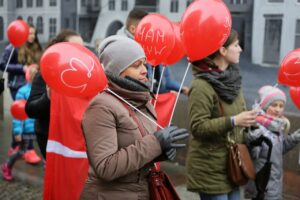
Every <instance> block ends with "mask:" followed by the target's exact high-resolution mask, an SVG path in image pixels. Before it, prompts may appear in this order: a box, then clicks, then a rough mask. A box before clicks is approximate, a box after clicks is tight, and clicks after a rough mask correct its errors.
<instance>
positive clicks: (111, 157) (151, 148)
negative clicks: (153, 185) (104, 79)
mask: <svg viewBox="0 0 300 200" xmlns="http://www.w3.org/2000/svg"><path fill="white" fill-rule="evenodd" d="M109 87H110V89H112V90H113V91H114V92H116V93H117V94H119V95H120V96H122V97H124V98H125V99H126V100H128V101H129V102H130V103H132V104H133V105H134V106H137V107H138V108H139V109H140V110H141V111H142V112H143V113H145V114H147V115H148V116H149V117H151V118H152V119H155V120H156V115H155V111H154V109H153V107H152V105H151V104H150V102H149V100H150V99H151V96H150V93H149V92H137V91H132V90H126V89H123V88H121V87H119V86H118V85H117V84H114V83H110V85H109ZM135 114H136V116H137V118H138V120H139V122H140V124H141V125H142V126H143V128H144V130H145V132H146V133H147V135H146V136H144V137H142V135H141V133H140V131H139V129H138V125H137V123H136V122H135V121H134V119H133V118H132V117H131V116H130V113H129V111H128V110H127V109H126V108H125V107H124V105H122V103H121V102H120V101H119V100H118V99H117V98H116V97H114V96H112V95H111V94H109V93H107V92H102V93H101V94H98V95H97V96H96V97H95V98H94V99H93V100H92V102H91V103H90V105H89V106H88V108H87V110H86V112H85V115H84V118H83V122H82V128H83V132H84V137H85V139H86V144H87V154H88V159H89V165H90V166H89V173H88V178H87V181H86V184H85V186H84V189H83V191H82V193H81V199H90V200H96V199H98V200H100V199H101V200H102V199H113V200H117V199H130V200H135V199H149V198H150V197H149V189H148V182H147V176H148V174H149V168H150V167H151V166H153V160H154V159H155V158H157V157H158V156H160V155H161V153H162V151H161V147H160V144H159V141H158V140H157V139H156V138H155V136H154V135H153V134H152V133H153V132H155V131H156V125H155V124H153V123H152V122H150V121H149V120H148V119H146V118H145V117H144V116H142V115H141V114H140V113H138V112H135Z"/></svg>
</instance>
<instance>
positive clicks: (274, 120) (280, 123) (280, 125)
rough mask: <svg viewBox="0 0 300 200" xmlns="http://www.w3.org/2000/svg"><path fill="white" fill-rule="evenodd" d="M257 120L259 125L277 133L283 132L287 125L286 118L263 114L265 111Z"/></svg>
mask: <svg viewBox="0 0 300 200" xmlns="http://www.w3.org/2000/svg"><path fill="white" fill-rule="evenodd" d="M255 121H256V123H258V124H259V125H262V126H264V127H265V128H266V129H268V130H269V131H272V132H276V133H281V132H282V131H284V129H285V126H286V121H285V120H283V119H281V118H278V117H273V116H270V115H267V114H263V113H260V114H259V115H258V116H257V117H256V119H255Z"/></svg>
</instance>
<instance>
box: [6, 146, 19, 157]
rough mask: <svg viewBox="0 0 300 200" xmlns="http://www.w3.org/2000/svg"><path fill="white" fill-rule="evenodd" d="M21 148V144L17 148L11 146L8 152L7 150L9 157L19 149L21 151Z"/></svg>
mask: <svg viewBox="0 0 300 200" xmlns="http://www.w3.org/2000/svg"><path fill="white" fill-rule="evenodd" d="M19 149H20V146H16V147H15V148H12V147H9V149H8V152H7V155H8V157H10V156H11V155H13V154H14V153H16V152H17V151H19Z"/></svg>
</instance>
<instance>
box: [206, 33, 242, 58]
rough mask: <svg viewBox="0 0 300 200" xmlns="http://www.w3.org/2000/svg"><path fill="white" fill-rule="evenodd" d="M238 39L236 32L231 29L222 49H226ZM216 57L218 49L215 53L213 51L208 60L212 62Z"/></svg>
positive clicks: (218, 52)
mask: <svg viewBox="0 0 300 200" xmlns="http://www.w3.org/2000/svg"><path fill="white" fill-rule="evenodd" d="M238 39H239V36H238V33H237V32H236V30H234V29H231V31H230V34H229V36H228V38H227V40H226V42H225V43H224V44H223V46H222V47H225V48H227V47H228V46H229V45H231V44H232V43H233V42H235V41H237V40H238ZM218 55H220V51H219V49H218V50H217V51H215V52H214V53H213V54H211V55H209V56H208V58H210V59H212V60H213V59H214V58H215V57H217V56H218Z"/></svg>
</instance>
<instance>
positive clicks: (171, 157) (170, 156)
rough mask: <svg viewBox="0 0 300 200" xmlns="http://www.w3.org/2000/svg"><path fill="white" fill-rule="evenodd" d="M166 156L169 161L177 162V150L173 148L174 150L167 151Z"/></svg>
mask: <svg viewBox="0 0 300 200" xmlns="http://www.w3.org/2000/svg"><path fill="white" fill-rule="evenodd" d="M165 156H167V158H168V159H169V160H175V158H176V149H175V148H172V149H169V150H167V151H166V152H165Z"/></svg>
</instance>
